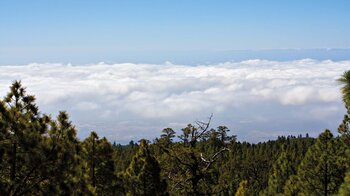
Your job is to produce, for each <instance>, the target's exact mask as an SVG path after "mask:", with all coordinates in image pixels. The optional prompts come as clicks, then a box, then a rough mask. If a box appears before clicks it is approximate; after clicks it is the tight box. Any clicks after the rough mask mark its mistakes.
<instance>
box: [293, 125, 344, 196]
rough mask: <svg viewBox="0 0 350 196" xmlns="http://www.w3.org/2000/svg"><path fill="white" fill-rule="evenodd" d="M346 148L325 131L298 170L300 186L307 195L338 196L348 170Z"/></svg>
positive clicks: (301, 190)
mask: <svg viewBox="0 0 350 196" xmlns="http://www.w3.org/2000/svg"><path fill="white" fill-rule="evenodd" d="M344 157H345V148H344V145H343V143H342V142H341V141H340V140H339V139H335V138H333V134H332V133H331V132H330V131H329V130H326V131H324V132H323V133H322V134H321V135H320V136H319V138H318V139H317V142H316V144H315V145H314V146H312V147H311V148H310V149H309V150H308V152H307V153H306V156H305V158H304V160H303V161H302V162H301V165H300V167H299V168H298V174H297V178H298V186H299V188H300V192H301V193H303V194H306V195H332V194H336V193H337V191H338V189H339V186H340V185H341V183H342V182H343V179H344V173H345V170H346V166H345V165H346V162H347V160H346V159H344Z"/></svg>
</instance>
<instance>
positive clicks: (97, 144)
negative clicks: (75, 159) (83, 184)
mask: <svg viewBox="0 0 350 196" xmlns="http://www.w3.org/2000/svg"><path fill="white" fill-rule="evenodd" d="M98 138H99V137H98V135H97V133H96V132H91V134H90V136H89V137H88V138H86V139H85V140H84V141H83V144H82V145H83V147H84V150H85V159H86V160H87V162H88V168H89V174H90V183H91V185H92V186H93V187H94V188H95V190H96V193H97V194H98V195H116V194H120V193H121V187H120V184H119V180H118V178H117V175H116V174H115V173H116V168H115V162H114V154H115V152H114V149H113V147H112V144H111V143H110V142H109V141H108V140H107V139H106V138H105V137H103V138H102V139H98Z"/></svg>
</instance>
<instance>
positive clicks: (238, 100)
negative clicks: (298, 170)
mask: <svg viewBox="0 0 350 196" xmlns="http://www.w3.org/2000/svg"><path fill="white" fill-rule="evenodd" d="M348 69H350V61H337V62H334V61H329V60H328V61H316V60H311V59H304V60H298V61H285V62H278V61H267V60H248V61H242V62H225V63H220V64H215V65H198V66H186V65H174V64H171V63H169V62H167V63H165V64H160V65H155V64H132V63H124V64H105V63H100V64H91V65H71V64H29V65H18V66H16V65H15V66H0V93H1V94H2V95H4V94H5V93H6V92H7V90H8V86H9V85H10V84H11V82H12V81H13V80H22V81H23V84H24V85H25V86H27V87H28V92H29V93H33V94H35V95H36V97H37V99H38V104H39V106H40V109H41V110H42V111H44V112H54V111H58V110H67V111H68V112H69V113H70V114H71V116H72V118H73V119H74V122H76V124H77V125H78V127H80V128H81V129H83V131H87V130H88V129H99V130H97V131H100V132H101V134H106V135H108V136H109V137H110V138H111V139H112V140H114V139H115V140H122V139H120V138H117V137H121V135H123V134H126V135H125V137H124V136H123V137H122V138H133V137H134V138H140V137H139V136H141V135H142V136H149V138H153V137H154V136H155V133H158V132H159V131H160V130H161V128H162V127H165V126H168V125H171V123H174V122H176V123H180V124H186V123H188V122H193V121H194V120H196V119H197V118H202V117H203V116H207V115H209V114H210V113H212V112H213V113H214V117H216V118H217V121H220V122H223V123H228V124H230V123H232V122H240V121H241V122H249V123H237V124H238V128H240V129H242V130H245V131H249V130H248V129H249V127H247V126H244V125H247V124H254V123H257V124H256V126H258V125H259V126H262V129H269V128H270V125H269V124H268V123H271V122H269V121H268V122H266V121H258V120H256V116H264V117H266V119H280V122H277V124H276V122H274V125H273V126H274V127H275V128H276V126H277V128H278V129H280V130H281V131H282V129H284V128H285V127H286V126H287V125H289V124H293V123H299V122H298V121H297V120H300V119H302V118H294V119H293V118H291V116H295V112H296V113H297V115H299V116H301V117H302V116H303V115H310V114H315V113H317V112H318V111H328V110H329V109H328V108H329V107H328V105H329V104H338V106H337V107H339V108H340V107H341V102H340V95H339V86H338V85H337V83H336V81H335V80H336V79H337V78H338V77H339V76H340V75H341V74H342V73H343V72H344V71H345V70H348ZM266 108H268V109H266ZM300 108H310V111H311V112H309V113H308V114H304V113H302V112H301V111H303V110H302V109H300ZM322 108H325V109H322ZM267 110H269V112H268V114H264V113H266V112H267ZM291 110H293V112H294V113H293V112H290V111H291ZM87 111H89V112H87ZM332 111H334V110H332ZM298 112H299V113H298ZM280 113H284V115H286V116H285V118H284V119H281V117H280ZM292 113H293V115H291V114H292ZM341 115H342V114H341ZM324 116H325V117H324V118H321V117H322V116H321V117H318V118H317V120H318V121H322V120H334V119H335V121H337V120H338V117H339V115H338V114H336V112H333V113H332V115H331V116H329V115H324ZM219 118H222V119H225V120H221V119H219ZM124 121H128V122H129V121H131V122H133V123H134V124H135V122H138V123H139V124H140V123H141V124H142V126H139V125H137V126H136V124H135V125H133V124H132V123H131V124H130V123H129V124H128V127H126V126H125V125H124V124H121V122H124ZM338 121H339V120H338ZM94 123H95V125H96V124H97V125H101V124H103V126H95V125H94V126H92V124H94ZM259 123H264V124H259ZM307 123H308V122H306V124H307ZM310 123H314V124H316V123H317V122H316V121H313V122H310ZM334 123H335V124H334V126H335V125H336V123H337V122H334ZM240 124H241V125H242V126H241V125H240ZM321 124H322V123H321ZM233 125H234V124H233ZM234 126H235V125H234ZM310 126H311V125H310ZM310 126H309V125H308V126H307V127H305V128H310ZM315 127H316V128H319V127H318V126H315ZM300 128H304V127H302V126H301V127H300ZM126 129H130V130H133V131H131V132H125V130H126ZM151 129H159V130H151ZM256 129H259V127H255V129H254V130H256ZM141 130H144V131H143V132H141ZM129 133H130V134H131V133H132V134H135V135H128V134H129ZM242 133H243V132H242ZM237 134H238V135H239V133H237ZM250 135H251V134H250ZM113 137H115V138H113ZM256 137H257V138H258V139H259V136H256Z"/></svg>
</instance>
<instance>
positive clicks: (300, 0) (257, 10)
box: [0, 0, 350, 64]
mask: <svg viewBox="0 0 350 196" xmlns="http://www.w3.org/2000/svg"><path fill="white" fill-rule="evenodd" d="M349 10H350V2H349V1H347V0H332V1H331V0H317V1H316V0H315V1H312V0H311V1H305V0H286V1H280V0H274V1H272V0H264V1H260V0H259V1H258V0H254V1H253V0H245V1H237V0H236V1H235V0H216V1H213V0H193V1H188V0H176V1H175V0H174V1H161V0H148V1H140V0H128V1H123V0H111V1H107V0H102V1H93V0H74V1H71V0H60V1H47V0H31V1H23V0H11V1H0V33H1V34H0V35H1V36H0V55H1V56H0V63H9V64H16V63H31V62H65V63H92V62H94V63H97V62H101V61H103V62H113V63H114V62H119V63H123V62H122V61H129V62H140V63H144V62H145V61H147V62H149V63H154V62H164V61H166V60H173V61H179V62H183V61H181V60H182V59H183V58H190V57H188V56H186V54H189V55H193V54H194V55H198V53H199V54H202V53H208V52H213V51H214V52H218V51H230V50H262V49H314V48H349V47H350V38H349V36H348V35H349V34H350V20H349V18H350V12H349ZM174 56H176V57H178V58H171V57H174ZM202 56H205V55H202ZM166 58H168V59H166ZM169 58H171V59H169Z"/></svg>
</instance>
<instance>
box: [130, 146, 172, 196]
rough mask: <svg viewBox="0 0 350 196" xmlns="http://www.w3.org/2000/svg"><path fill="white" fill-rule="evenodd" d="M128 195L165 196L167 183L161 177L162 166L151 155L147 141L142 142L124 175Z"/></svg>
mask: <svg viewBox="0 0 350 196" xmlns="http://www.w3.org/2000/svg"><path fill="white" fill-rule="evenodd" d="M124 180H125V182H126V193H127V195H165V194H166V183H165V181H164V180H162V179H161V177H160V166H159V163H158V161H157V160H156V158H155V157H154V156H152V155H151V153H150V151H149V148H148V144H147V141H146V140H141V141H140V148H139V150H138V152H137V153H136V155H135V156H134V157H133V158H132V161H131V163H130V165H129V167H128V169H127V170H126V172H125V174H124Z"/></svg>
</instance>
